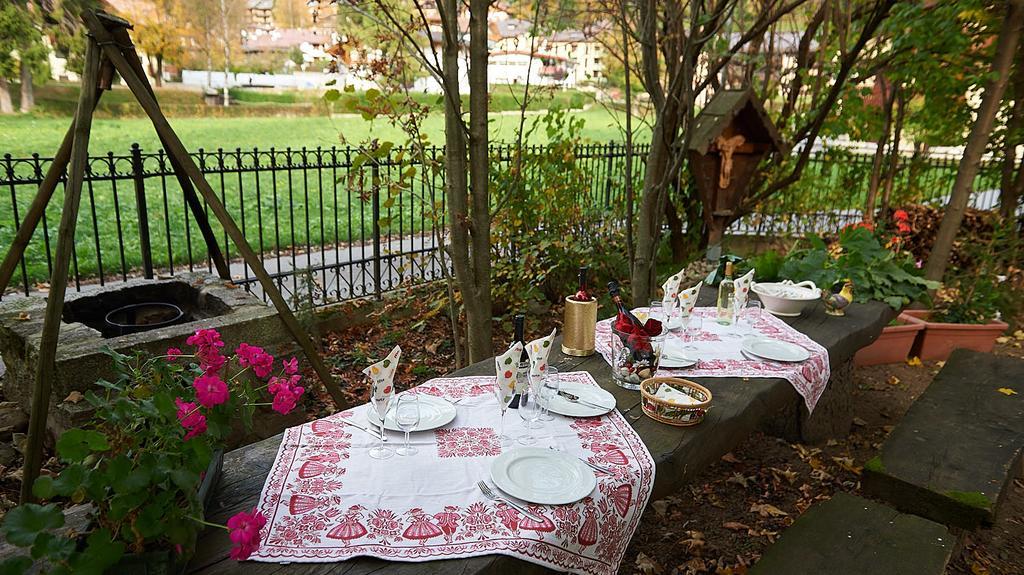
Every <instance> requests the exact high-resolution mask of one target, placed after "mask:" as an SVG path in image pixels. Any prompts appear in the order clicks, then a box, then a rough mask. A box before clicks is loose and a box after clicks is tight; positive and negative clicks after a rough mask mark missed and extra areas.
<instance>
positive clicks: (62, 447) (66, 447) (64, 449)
mask: <svg viewBox="0 0 1024 575" xmlns="http://www.w3.org/2000/svg"><path fill="white" fill-rule="evenodd" d="M107 449H110V444H109V443H107V436H106V435H104V434H102V433H100V432H99V431H87V430H85V429H69V430H67V431H65V432H64V433H63V434H61V436H60V438H59V439H58V440H57V454H59V455H60V457H61V459H64V460H65V461H82V460H83V459H85V458H86V457H87V456H88V455H89V454H90V453H92V452H93V451H106V450H107Z"/></svg>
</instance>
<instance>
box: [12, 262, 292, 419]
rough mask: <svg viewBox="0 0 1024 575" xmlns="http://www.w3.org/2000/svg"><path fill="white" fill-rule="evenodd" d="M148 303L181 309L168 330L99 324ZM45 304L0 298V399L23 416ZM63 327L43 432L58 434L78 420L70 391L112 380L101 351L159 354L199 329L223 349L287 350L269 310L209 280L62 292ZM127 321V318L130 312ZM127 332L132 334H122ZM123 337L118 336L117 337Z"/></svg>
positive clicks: (80, 412) (80, 407) (79, 408)
mask: <svg viewBox="0 0 1024 575" xmlns="http://www.w3.org/2000/svg"><path fill="white" fill-rule="evenodd" d="M150 302H161V303H165V304H167V303H169V304H173V305H174V306H177V308H180V310H181V312H182V313H181V316H180V317H177V318H176V319H173V323H172V325H166V323H167V322H166V321H164V322H163V323H164V325H162V326H161V325H159V323H160V321H161V320H167V319H169V318H168V316H166V315H164V316H161V317H153V318H146V317H145V315H144V314H139V315H140V317H139V318H138V320H137V321H138V322H139V323H143V324H145V323H147V322H148V320H149V319H151V320H152V323H157V324H158V327H154V328H152V329H147V327H148V326H142V327H139V328H135V329H133V330H126V329H124V328H123V327H118V326H117V325H112V324H111V323H109V322H107V321H105V319H106V318H107V316H108V314H109V313H110V312H112V311H114V310H116V309H117V308H121V307H123V306H126V305H131V304H142V303H150ZM45 309H46V300H45V298H43V297H40V296H33V297H27V298H11V299H9V300H5V301H0V358H2V359H3V362H4V364H6V367H7V373H6V374H5V375H4V376H3V389H4V394H5V395H6V398H7V400H9V401H13V402H17V403H19V404H20V405H21V406H22V408H23V409H25V411H29V407H30V405H31V402H32V389H33V385H34V379H35V371H36V363H37V358H38V352H39V341H40V337H41V335H42V330H43V315H44V311H45ZM125 317H126V316H125V314H124V313H120V314H114V315H113V316H111V318H112V319H114V324H118V323H123V322H124V321H125ZM63 319H64V323H63V325H62V326H61V330H60V339H59V341H58V344H57V372H56V380H55V381H54V382H53V394H52V396H51V403H50V416H49V420H48V421H47V424H48V425H47V426H48V428H49V429H50V430H51V431H52V432H54V433H55V434H59V433H60V432H62V431H63V430H65V429H67V428H68V427H73V426H74V425H77V424H79V423H81V420H82V418H83V417H84V415H86V410H87V409H88V407H87V403H86V402H85V401H81V402H78V403H72V402H65V401H64V399H65V398H66V397H68V395H69V394H70V393H71V392H72V391H79V392H82V393H84V392H85V391H86V390H88V389H90V388H92V387H94V384H95V383H96V381H97V380H99V379H103V378H106V379H110V378H112V377H113V375H114V374H113V371H112V366H111V362H110V358H109V357H108V356H106V355H105V354H103V353H102V351H101V350H102V349H103V348H104V347H109V348H111V349H113V350H115V351H119V352H121V353H124V354H127V355H131V354H132V353H134V350H144V351H148V352H150V353H163V352H164V351H165V350H166V349H167V348H168V347H181V348H183V349H184V348H185V347H186V346H185V339H186V338H187V337H188V336H189V335H191V334H192V333H193V332H195V331H196V330H197V329H200V328H215V329H217V330H218V331H220V333H221V336H222V337H223V339H224V342H225V349H234V348H235V347H236V346H237V345H238V344H239V343H241V342H242V341H246V342H248V343H252V344H255V345H260V346H263V347H264V348H266V349H267V350H268V351H270V352H271V353H278V352H280V351H282V350H283V349H285V348H288V349H289V350H290V349H291V348H292V346H293V345H294V344H293V342H292V340H291V338H290V337H289V336H288V332H287V331H286V330H285V328H284V325H283V324H282V323H281V321H280V319H279V318H278V315H277V311H276V310H275V309H274V308H273V307H272V306H268V305H266V304H264V303H263V302H262V301H260V300H259V299H257V298H256V297H254V296H253V295H251V294H249V293H247V292H246V291H245V290H244V289H242V288H238V287H235V286H233V285H231V284H229V283H228V282H225V281H224V280H221V279H220V278H218V277H216V276H209V275H206V274H180V275H177V276H175V277H174V278H172V279H167V280H133V281H129V282H125V283H118V284H113V285H109V286H105V287H101V288H98V289H93V290H89V291H88V292H82V293H69V294H68V297H67V301H66V303H65V306H64V318H63ZM130 319H135V318H134V315H132V316H130ZM126 331H134V333H125V332H126ZM122 334H124V335H122Z"/></svg>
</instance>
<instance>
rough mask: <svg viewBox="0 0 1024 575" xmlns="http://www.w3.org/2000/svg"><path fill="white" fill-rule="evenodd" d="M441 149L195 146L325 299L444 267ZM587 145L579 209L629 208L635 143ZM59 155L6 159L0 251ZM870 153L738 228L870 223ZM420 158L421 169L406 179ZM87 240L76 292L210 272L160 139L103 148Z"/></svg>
mask: <svg viewBox="0 0 1024 575" xmlns="http://www.w3.org/2000/svg"><path fill="white" fill-rule="evenodd" d="M536 150H537V148H533V151H536ZM443 151H444V150H443V148H427V149H425V150H424V151H422V154H421V155H415V154H411V153H409V152H408V151H406V150H399V149H394V150H391V151H389V152H387V153H377V154H373V153H367V152H366V151H361V150H359V149H356V148H337V147H332V148H319V147H318V148H315V149H307V148H301V149H291V148H288V149H284V150H280V149H274V148H269V149H267V150H261V149H255V148H254V149H251V150H241V149H235V150H221V149H218V150H216V151H205V150H199V151H198V152H196V153H194V154H193V157H194V158H195V161H196V163H197V164H198V165H199V167H200V169H201V170H202V171H203V172H204V174H205V175H206V178H207V180H208V181H209V182H210V184H211V185H212V186H213V188H214V190H215V191H216V192H217V193H218V195H219V196H220V199H221V201H222V202H223V203H224V204H225V205H226V206H227V208H228V211H229V212H230V213H231V214H232V215H233V217H234V218H235V221H236V222H237V223H238V225H239V226H240V228H241V229H242V231H243V233H244V234H245V236H246V238H247V239H248V241H249V242H250V244H251V245H252V246H253V248H254V249H255V250H256V251H257V252H258V253H260V254H262V256H263V259H264V263H265V266H266V268H267V270H268V272H270V274H271V276H272V277H274V278H275V280H276V281H277V282H278V285H279V287H280V288H281V290H282V291H283V292H284V293H285V294H286V296H289V297H291V298H292V301H293V304H294V305H296V306H301V305H307V304H308V305H310V306H319V305H325V304H329V303H332V302H335V301H342V300H346V299H352V298H358V297H363V296H368V295H375V294H380V293H381V292H382V291H386V290H389V289H393V288H396V287H398V286H399V285H407V284H410V283H417V282H426V281H431V280H435V279H439V278H440V277H442V275H443V272H444V268H443V267H442V266H443V265H444V262H442V261H441V259H439V258H440V255H441V254H439V253H438V250H437V249H436V246H437V245H438V240H439V238H440V235H439V234H440V232H441V230H443V224H444V221H445V219H444V217H445V216H444V213H445V205H444V193H443V186H444V180H443V171H442V170H440V169H438V166H439V165H440V162H441V160H442V157H443ZM646 152H647V147H646V145H637V146H634V149H633V155H634V162H633V175H632V177H633V180H634V182H637V184H638V185H639V182H640V181H641V180H642V177H643V173H644V169H645V167H644V160H645V156H646ZM574 154H575V161H576V162H577V163H578V165H580V167H581V172H582V173H583V174H584V175H585V181H586V182H585V184H586V185H585V186H584V188H583V189H582V190H581V191H580V193H579V196H578V202H579V203H580V207H581V208H582V209H583V210H585V211H587V212H588V213H590V214H603V215H605V216H606V217H610V218H613V219H614V220H616V221H621V216H622V214H624V213H625V198H624V195H623V189H624V182H625V178H626V174H625V157H626V149H625V146H624V145H623V144H620V143H608V144H589V145H580V146H576V147H575V149H574ZM514 157H515V156H514V155H513V154H512V148H510V147H501V146H498V147H494V148H493V149H492V162H497V163H498V164H499V165H500V164H507V163H508V162H511V161H513V159H514ZM51 163H52V159H50V158H42V157H40V156H39V155H35V154H34V155H33V156H32V157H30V158H13V157H11V156H10V155H9V154H8V155H5V156H4V157H3V159H2V162H0V249H3V250H6V247H7V246H10V243H11V239H12V238H13V237H14V233H15V230H16V229H17V227H18V225H19V224H20V223H21V217H22V215H23V214H24V213H25V211H26V210H27V208H28V205H29V204H30V203H31V201H32V199H33V197H34V195H35V192H36V189H37V187H38V186H39V183H40V182H41V181H42V179H43V177H44V175H45V173H46V171H47V169H48V168H49V166H50V164H51ZM870 167H871V159H870V157H867V156H863V155H856V154H849V153H837V152H825V153H821V154H817V155H815V156H814V158H813V160H812V162H811V164H810V165H809V166H808V168H807V170H806V172H805V175H804V177H803V178H802V179H801V180H800V182H799V183H797V184H796V185H794V186H792V187H791V188H788V189H787V190H786V191H785V192H784V193H780V194H778V195H776V196H775V197H773V198H771V199H770V200H769V201H767V202H765V204H764V205H763V206H761V207H760V209H759V210H757V212H756V213H754V214H752V215H750V216H748V217H746V218H744V219H743V220H741V221H739V222H737V223H736V224H735V225H734V226H733V228H732V232H733V233H736V234H757V235H779V234H803V233H806V232H823V231H832V230H835V229H837V228H838V227H839V226H842V225H844V224H846V223H849V222H852V221H858V220H860V207H861V206H862V205H863V201H864V195H865V194H866V190H867V186H868V180H869V176H870ZM956 167H957V161H956V159H955V158H941V159H935V158H921V159H912V158H905V159H903V160H901V164H900V167H899V170H898V172H897V174H898V176H897V178H896V181H895V184H894V186H893V203H900V202H905V201H927V200H936V199H940V198H942V197H943V196H945V195H947V194H948V193H949V190H950V189H951V186H952V182H953V179H954V178H955V176H956ZM410 169H412V170H413V173H414V175H413V176H412V177H407V176H409V173H410V172H409V170H410ZM527 169H528V167H527ZM998 171H999V169H998V166H997V165H988V164H986V165H984V166H983V168H982V171H981V173H980V174H979V176H978V179H977V181H976V182H975V189H976V190H978V191H984V190H994V189H996V188H998ZM63 184H64V182H63V181H62V183H61V185H59V186H58V189H57V191H56V193H55V195H54V198H53V199H52V201H51V202H50V205H49V207H48V209H47V211H46V214H45V217H44V218H43V220H42V221H41V222H40V225H39V226H38V229H37V230H36V233H35V235H34V236H33V238H32V241H31V242H30V244H29V246H28V248H27V250H26V253H25V257H24V258H23V259H22V261H21V262H20V266H19V270H18V276H16V277H17V279H18V280H19V281H18V282H17V283H18V284H19V285H18V286H12V287H17V288H18V289H19V291H21V292H23V293H29V292H31V291H32V290H33V289H35V288H42V287H45V285H43V282H45V281H46V280H47V278H49V276H50V272H51V267H52V257H53V253H52V252H53V248H54V243H53V242H54V239H55V232H56V229H55V228H56V226H57V222H58V221H59V217H60V210H61V205H62V198H63ZM983 207H984V206H983ZM211 224H212V226H213V228H214V231H215V234H216V236H217V237H218V238H219V239H220V243H221V246H222V249H223V250H224V252H225V256H226V257H227V258H228V259H229V260H230V261H231V262H232V263H231V267H232V275H233V276H234V279H235V282H236V283H238V284H240V285H243V286H245V287H246V288H247V289H250V290H252V291H254V292H255V293H260V290H259V287H258V283H257V282H256V280H255V278H254V276H253V274H252V271H251V270H250V269H249V268H248V267H247V266H245V265H244V264H243V263H242V262H241V261H240V259H239V258H238V254H237V253H236V252H235V251H234V250H233V249H232V247H233V246H232V245H231V243H230V242H229V241H228V238H227V235H226V234H225V232H224V230H223V228H222V227H221V226H220V225H219V223H218V222H217V221H216V219H213V220H211ZM76 238H77V239H76V243H75V251H74V257H73V260H72V270H71V271H72V285H73V286H74V287H75V289H79V290H81V289H87V288H88V286H91V285H104V284H106V283H108V282H115V281H124V280H127V279H129V278H131V277H135V276H145V275H152V274H156V275H169V274H173V273H175V272H177V271H180V270H189V271H198V270H208V271H211V272H212V270H213V266H212V262H211V261H210V260H209V258H208V256H207V250H206V246H205V244H204V243H203V240H202V235H201V234H200V232H199V229H198V227H197V225H196V222H195V219H194V218H193V217H192V215H191V214H190V213H189V211H188V209H187V207H186V203H185V201H184V198H183V194H182V191H181V188H180V187H179V186H178V182H177V180H176V179H175V176H174V173H173V170H172V168H171V165H170V162H169V161H168V158H167V156H166V154H164V152H163V151H162V150H161V151H156V152H146V151H144V150H142V149H140V148H139V147H138V145H133V146H132V148H131V150H130V151H129V152H128V153H127V154H120V155H119V154H114V153H113V152H108V153H107V154H106V155H104V156H96V157H92V158H90V160H89V169H88V173H87V174H86V177H85V185H84V189H83V203H82V209H81V212H80V215H79V221H78V228H77V233H76ZM12 283H14V282H12Z"/></svg>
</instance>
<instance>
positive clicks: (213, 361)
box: [196, 348, 228, 374]
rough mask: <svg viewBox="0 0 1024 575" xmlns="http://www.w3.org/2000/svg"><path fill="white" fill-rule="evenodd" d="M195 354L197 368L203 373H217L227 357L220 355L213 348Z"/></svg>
mask: <svg viewBox="0 0 1024 575" xmlns="http://www.w3.org/2000/svg"><path fill="white" fill-rule="evenodd" d="M196 355H198V356H199V368H200V369H202V370H203V373H207V374H209V373H217V372H218V371H220V369H221V368H222V367H224V364H226V363H227V362H228V358H226V357H224V356H223V355H221V354H220V352H218V351H217V350H216V349H214V348H209V349H207V350H203V351H200V352H199V353H198V354H196Z"/></svg>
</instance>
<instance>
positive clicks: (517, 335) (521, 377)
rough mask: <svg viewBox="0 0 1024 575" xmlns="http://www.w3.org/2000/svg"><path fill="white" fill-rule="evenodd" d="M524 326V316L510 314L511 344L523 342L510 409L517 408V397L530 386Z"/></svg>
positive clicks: (528, 355) (528, 358)
mask: <svg viewBox="0 0 1024 575" xmlns="http://www.w3.org/2000/svg"><path fill="white" fill-rule="evenodd" d="M525 327H526V316H524V315H523V314H521V313H517V314H516V315H514V316H512V334H513V335H512V345H515V344H516V342H519V343H521V344H523V353H522V354H520V356H519V363H518V365H517V366H516V391H515V395H514V396H513V397H512V402H511V403H509V405H508V406H509V407H510V408H511V409H518V408H519V398H520V396H522V395H523V394H524V393H527V391H528V390H529V388H530V354H528V353H526V340H525V339H524V336H523V333H524V331H525Z"/></svg>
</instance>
